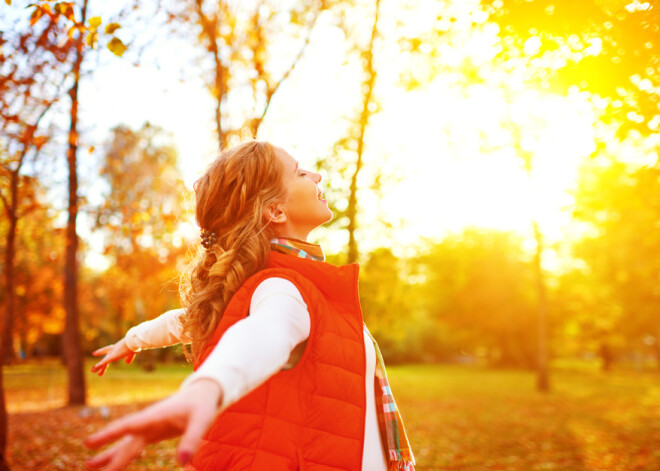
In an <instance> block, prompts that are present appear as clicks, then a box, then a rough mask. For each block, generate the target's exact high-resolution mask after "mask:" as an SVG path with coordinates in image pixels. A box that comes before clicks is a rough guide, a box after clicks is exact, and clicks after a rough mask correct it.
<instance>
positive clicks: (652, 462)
mask: <svg viewBox="0 0 660 471" xmlns="http://www.w3.org/2000/svg"><path fill="white" fill-rule="evenodd" d="M189 371H190V369H189V367H185V366H183V365H166V366H159V367H158V368H157V370H156V371H155V372H152V373H145V372H144V371H142V370H141V369H139V368H137V367H135V366H125V365H122V366H120V367H115V368H114V369H112V368H111V369H110V370H108V373H107V374H106V376H105V377H103V378H98V377H96V376H91V375H89V376H88V377H87V379H88V389H89V403H90V405H91V406H93V408H91V409H90V408H85V409H82V408H65V407H62V406H63V405H64V403H65V393H66V391H65V386H66V376H65V373H64V370H63V369H62V368H61V367H60V366H59V365H57V364H40V365H26V366H14V367H9V368H7V369H6V372H5V387H6V389H7V401H8V407H9V410H10V412H11V414H10V423H9V426H10V434H9V440H10V441H9V453H8V455H9V456H8V458H9V460H10V463H11V464H13V465H14V469H21V470H36V469H67V470H70V469H71V470H76V469H83V466H82V462H83V460H84V459H85V458H86V457H89V456H90V453H89V452H88V451H87V450H85V449H84V448H83V447H82V445H81V441H82V439H83V438H84V437H85V436H87V435H89V434H90V433H91V432H92V431H94V430H96V429H98V428H99V427H101V426H102V425H103V424H104V423H106V422H107V421H108V420H111V419H113V418H116V417H118V416H121V415H122V414H124V413H126V412H129V411H132V410H136V409H137V408H139V407H141V406H143V405H144V403H146V402H149V401H152V400H155V399H158V398H160V397H163V396H166V395H167V394H170V393H171V392H173V391H175V390H176V389H177V388H178V386H179V384H180V383H181V381H182V379H183V378H184V377H185V376H186V375H187V374H188V373H189ZM388 374H389V377H390V382H391V383H392V389H393V390H394V392H395V397H396V399H397V402H398V405H399V408H400V409H401V412H402V415H403V418H404V420H405V422H406V429H407V432H408V435H409V437H410V440H411V442H412V446H413V450H414V452H415V455H416V458H417V462H418V466H417V470H418V471H425V470H427V471H428V470H442V471H448V470H457V471H458V470H461V471H477V470H479V471H482V470H502V471H536V470H538V471H541V470H558V471H601V470H603V471H604V470H608V471H623V470H626V471H628V470H640V471H641V470H660V447H659V446H658V443H660V374H658V373H656V372H648V371H646V372H631V371H616V370H615V371H613V372H610V373H608V374H606V373H602V372H600V371H598V370H595V369H593V368H591V369H589V368H570V369H569V368H561V369H555V370H553V372H552V375H551V383H552V392H550V393H548V394H541V393H538V392H536V391H535V376H534V374H533V373H531V372H526V371H517V370H491V369H487V368H483V367H475V366H458V365H414V366H397V367H391V368H389V369H388ZM102 406H108V407H107V408H104V407H102ZM104 415H107V416H108V417H104ZM174 446H175V441H168V442H164V443H161V444H159V445H156V446H155V447H152V448H151V449H149V450H148V451H147V452H145V453H144V455H143V456H142V457H141V458H140V460H139V461H138V462H136V463H135V464H134V465H133V466H132V468H131V469H149V470H173V469H179V468H178V467H177V466H176V465H175V464H174Z"/></svg>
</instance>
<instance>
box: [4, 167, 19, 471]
mask: <svg viewBox="0 0 660 471" xmlns="http://www.w3.org/2000/svg"><path fill="white" fill-rule="evenodd" d="M19 169H20V167H19ZM19 178H20V177H19V173H18V170H17V171H15V172H12V174H11V181H10V196H9V198H10V202H9V204H7V202H5V210H6V213H7V216H8V218H9V228H8V231H7V242H6V246H5V267H4V275H5V315H4V319H3V322H2V333H1V335H2V337H1V338H0V340H1V341H0V471H4V470H8V469H9V465H8V464H7V462H6V460H5V454H6V452H7V433H8V420H7V407H6V404H5V389H4V382H3V374H4V373H3V367H4V364H5V361H6V359H7V357H8V355H9V353H10V351H11V348H10V344H11V341H12V330H13V323H14V305H15V300H16V297H15V293H14V258H15V252H16V222H17V220H18V218H17V215H16V209H17V207H16V204H17V201H18V179H19Z"/></svg>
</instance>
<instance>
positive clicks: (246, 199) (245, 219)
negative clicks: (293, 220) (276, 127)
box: [180, 141, 286, 358]
mask: <svg viewBox="0 0 660 471" xmlns="http://www.w3.org/2000/svg"><path fill="white" fill-rule="evenodd" d="M282 175H283V166H282V164H281V162H280V161H279V160H278V158H277V157H276V155H275V149H274V147H273V145H272V144H270V143H268V142H260V141H249V142H245V143H242V144H240V145H238V146H236V147H233V148H230V149H227V150H224V151H223V152H222V153H221V154H220V156H219V157H218V158H217V159H215V160H214V161H213V162H212V163H211V165H210V166H209V167H208V169H207V170H206V172H205V173H204V175H203V176H202V177H201V178H200V179H199V180H197V181H196V182H195V185H194V189H195V197H196V218H197V223H198V224H199V226H200V228H202V229H205V230H207V231H208V232H213V233H215V234H216V238H217V240H216V242H215V243H213V244H212V245H211V246H210V247H209V248H208V249H204V248H202V247H201V246H199V247H198V250H197V255H196V257H195V259H194V260H193V261H192V263H191V264H190V267H189V269H188V270H187V272H186V274H185V275H184V276H183V277H182V280H181V286H180V291H181V298H182V303H183V306H184V307H185V308H186V315H185V316H183V320H182V322H183V330H184V334H185V335H186V336H187V337H188V338H190V339H191V340H192V356H193V358H196V357H197V355H198V354H199V353H200V352H201V350H202V349H203V348H204V346H205V345H206V342H207V341H208V340H209V337H210V336H211V334H212V333H213V332H214V330H215V329H216V327H217V326H218V323H219V322H220V319H221V318H222V313H223V312H224V310H225V307H226V306H227V303H228V302H229V300H230V299H231V297H232V296H233V295H234V293H235V292H236V290H238V288H240V286H241V285H242V284H243V282H244V281H245V280H246V278H248V277H249V276H250V275H252V274H254V273H255V272H256V271H258V270H259V269H261V268H263V266H264V265H265V263H266V260H267V256H268V253H269V251H270V239H271V238H272V237H273V236H274V233H273V231H272V229H271V228H270V227H269V220H268V217H267V214H266V208H267V207H268V206H269V205H271V204H274V203H279V202H282V201H284V199H285V197H286V189H285V188H284V186H283V182H282Z"/></svg>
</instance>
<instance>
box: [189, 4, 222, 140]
mask: <svg viewBox="0 0 660 471" xmlns="http://www.w3.org/2000/svg"><path fill="white" fill-rule="evenodd" d="M203 4H204V0H196V2H195V5H196V6H197V15H198V16H199V22H200V24H201V25H202V32H203V34H204V35H205V36H206V39H207V41H208V43H209V44H208V46H207V47H208V49H207V50H208V52H209V53H210V54H211V56H212V58H213V65H214V84H213V87H214V90H213V92H214V93H213V95H214V97H215V99H216V102H215V127H216V132H217V134H218V149H219V150H222V149H223V147H224V144H225V133H224V131H223V130H222V101H223V99H224V97H225V87H224V76H225V67H224V66H223V65H222V60H221V58H220V50H219V48H218V41H217V38H216V31H217V26H218V17H217V16H216V17H214V18H213V19H210V18H209V17H208V16H206V15H205V14H204V9H203Z"/></svg>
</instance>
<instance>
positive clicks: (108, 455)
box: [85, 443, 121, 469]
mask: <svg viewBox="0 0 660 471" xmlns="http://www.w3.org/2000/svg"><path fill="white" fill-rule="evenodd" d="M120 444H121V443H118V444H117V445H115V446H113V447H111V448H108V449H107V450H105V451H103V452H101V453H99V454H98V455H96V456H94V457H93V458H91V459H88V460H87V461H85V467H86V468H88V469H99V468H102V467H103V466H105V465H106V464H108V463H109V462H110V460H111V459H112V456H113V455H114V454H115V453H116V450H117V447H118V446H119V445H120Z"/></svg>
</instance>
